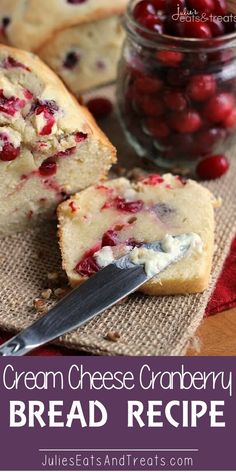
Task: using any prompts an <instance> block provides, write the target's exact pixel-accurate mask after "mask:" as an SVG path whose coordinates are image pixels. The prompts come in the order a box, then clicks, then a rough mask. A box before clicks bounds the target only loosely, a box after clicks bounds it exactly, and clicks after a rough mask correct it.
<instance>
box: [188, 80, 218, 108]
mask: <svg viewBox="0 0 236 472" xmlns="http://www.w3.org/2000/svg"><path fill="white" fill-rule="evenodd" d="M215 91H216V81H215V79H214V77H213V76H212V75H194V76H193V77H192V79H191V80H190V83H189V86H188V94H189V96H190V97H191V98H192V99H193V100H195V101H196V102H202V101H204V100H207V99H208V98H210V97H211V96H212V95H214V93H215Z"/></svg>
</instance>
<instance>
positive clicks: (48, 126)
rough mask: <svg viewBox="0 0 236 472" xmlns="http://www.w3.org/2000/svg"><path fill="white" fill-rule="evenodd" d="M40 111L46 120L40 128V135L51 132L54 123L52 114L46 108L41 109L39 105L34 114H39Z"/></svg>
mask: <svg viewBox="0 0 236 472" xmlns="http://www.w3.org/2000/svg"><path fill="white" fill-rule="evenodd" d="M40 113H43V116H44V118H45V120H46V124H45V125H44V126H43V128H42V129H41V130H40V133H39V134H40V136H48V135H49V134H51V132H52V128H53V125H54V123H55V118H54V116H52V115H51V113H50V111H49V110H47V109H46V108H45V109H44V110H43V109H41V108H40V107H39V108H38V110H37V111H36V115H40Z"/></svg>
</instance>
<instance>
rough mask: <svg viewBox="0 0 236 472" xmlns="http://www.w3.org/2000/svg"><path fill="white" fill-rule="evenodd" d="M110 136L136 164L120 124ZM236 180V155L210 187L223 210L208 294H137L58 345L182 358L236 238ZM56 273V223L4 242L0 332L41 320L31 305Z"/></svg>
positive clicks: (218, 214)
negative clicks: (111, 335) (113, 335)
mask: <svg viewBox="0 0 236 472" xmlns="http://www.w3.org/2000/svg"><path fill="white" fill-rule="evenodd" d="M109 134H110V135H111V136H112V137H113V141H114V142H115V144H117V145H118V147H119V148H120V149H119V151H120V155H122V157H123V164H124V157H126V159H127V160H126V162H127V163H128V164H129V166H130V165H133V164H135V161H134V160H132V159H133V152H132V151H130V149H128V148H127V147H126V145H125V141H124V138H123V137H121V135H120V131H119V132H118V128H117V123H116V120H113V121H110V120H109ZM234 157H235V158H234ZM138 164H139V165H140V162H138ZM136 165H137V161H136ZM235 178H236V156H231V168H230V172H228V173H227V175H226V176H225V177H223V178H221V179H219V180H217V181H213V182H211V183H207V187H209V189H210V190H211V191H212V192H213V193H214V194H215V195H216V196H219V197H222V199H223V206H222V207H221V208H220V209H218V210H217V211H216V226H217V231H216V252H215V256H214V262H213V273H212V281H211V284H210V287H209V289H208V290H207V291H206V292H205V293H204V294H199V295H190V296H174V297H171V296H169V297H147V296H144V295H141V294H134V295H132V296H131V297H129V299H128V300H127V301H126V302H125V303H124V304H119V305H116V306H114V307H113V308H112V309H110V310H107V311H106V312H104V313H103V314H102V315H100V316H98V317H96V318H95V319H94V320H93V321H91V322H89V323H88V324H87V325H85V326H84V327H82V328H80V329H78V330H76V331H74V332H72V333H69V334H67V335H65V336H63V337H62V338H61V339H59V340H58V341H57V344H60V345H63V346H67V347H69V348H74V349H78V350H83V351H87V352H90V353H93V354H99V355H180V354H183V353H184V352H185V349H186V347H187V345H188V342H189V340H190V339H191V337H193V335H194V333H195V331H196V329H197V327H198V325H199V323H200V322H201V320H202V317H203V314H204V311H205V308H206V305H207V301H208V299H209V297H210V295H211V293H212V291H213V288H214V285H215V283H216V280H217V278H218V276H219V274H220V271H221V269H222V265H223V262H224V259H225V257H226V255H227V253H228V250H229V247H230V243H231V240H232V237H233V236H234V234H235V233H236V220H235V215H236V212H235V209H236V208H235V207H236V183H235ZM58 269H60V254H59V251H58V247H57V236H56V228H55V224H48V225H44V226H43V227H40V228H37V229H36V230H30V231H28V232H27V233H24V234H23V235H14V236H12V237H7V238H5V239H2V240H1V241H0V278H1V294H0V328H2V329H5V330H8V331H13V332H15V331H18V330H21V329H23V328H25V327H27V326H29V325H30V324H31V323H32V322H33V321H35V320H36V319H37V317H38V316H40V315H39V314H37V313H36V312H35V309H34V308H33V306H32V305H33V300H34V299H35V298H36V297H38V296H39V295H40V292H41V290H42V289H43V288H44V287H45V286H47V282H46V280H47V273H48V272H52V271H57V270H58ZM41 316H42V315H41ZM68 316H69V313H68ZM113 330H115V331H118V332H119V334H120V339H119V340H118V342H117V343H113V342H111V341H108V340H106V339H105V337H106V335H107V333H108V332H109V331H113Z"/></svg>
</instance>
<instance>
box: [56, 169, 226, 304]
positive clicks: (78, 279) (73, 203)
mask: <svg viewBox="0 0 236 472" xmlns="http://www.w3.org/2000/svg"><path fill="white" fill-rule="evenodd" d="M216 206H217V201H216V200H215V199H214V197H213V195H212V194H211V193H210V192H209V191H208V190H207V189H206V188H204V187H203V186H201V185H200V184H198V183H197V182H194V181H192V180H186V181H184V180H182V179H181V178H179V177H176V176H173V175H171V174H166V175H164V176H160V175H157V174H154V175H153V174H152V175H148V176H146V177H144V178H143V179H142V180H140V181H139V182H136V183H131V182H130V181H129V180H127V179H125V178H120V179H116V180H111V181H109V182H106V183H105V184H101V185H96V186H92V187H90V188H88V189H87V190H85V191H83V192H81V193H79V194H76V195H74V196H73V197H71V199H69V200H68V201H66V202H63V203H62V204H61V205H59V208H58V218H59V242H60V247H61V252H62V260H63V268H64V269H65V271H66V273H67V276H68V278H69V281H70V283H71V285H72V286H76V285H78V284H81V283H82V282H84V281H85V280H87V278H88V277H90V276H92V275H93V274H95V273H96V272H98V271H99V270H100V269H101V268H103V267H105V266H106V265H108V264H110V263H111V262H112V261H113V260H114V259H118V258H119V257H122V256H123V255H124V254H128V253H129V254H130V257H131V259H132V263H134V262H135V261H136V262H137V263H141V264H143V265H144V266H145V270H146V271H147V273H148V274H153V272H155V270H156V267H157V266H158V267H157V268H159V269H160V268H164V267H165V264H167V260H168V258H169V257H170V254H171V256H173V255H174V254H175V253H176V254H178V251H179V250H180V246H181V243H179V244H180V245H179V246H178V244H177V240H175V239H174V237H175V236H180V235H182V236H181V238H182V242H183V238H191V241H189V242H190V243H191V244H190V246H191V247H192V250H190V251H189V252H188V257H185V258H184V259H182V260H179V261H178V262H176V264H174V265H172V266H170V267H167V268H166V269H165V270H164V271H163V272H162V273H161V274H160V276H159V277H154V278H153V279H152V280H150V281H148V282H147V283H145V284H144V285H143V286H142V287H141V289H140V290H141V291H143V292H144V293H147V294H151V295H161V294H176V293H196V292H202V291H203V290H205V289H206V288H207V286H208V283H209V278H210V272H211V265H212V256H213V248H214V207H216ZM193 215H194V218H193ZM184 235H188V236H184ZM181 238H180V241H181ZM153 241H162V242H163V247H162V251H163V253H162V255H161V258H159V259H158V260H156V258H155V255H154V254H153V253H152V251H151V249H152V248H148V246H147V245H148V244H149V243H152V242H153ZM143 245H145V247H143ZM158 257H159V256H158ZM158 264H159V265H158ZM167 265H168V264H167Z"/></svg>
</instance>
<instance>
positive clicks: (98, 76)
mask: <svg viewBox="0 0 236 472" xmlns="http://www.w3.org/2000/svg"><path fill="white" fill-rule="evenodd" d="M123 39H124V30H123V28H122V25H121V18H120V17H119V16H117V15H116V16H111V17H108V18H103V19H101V20H98V21H94V22H89V23H83V24H80V25H77V26H73V27H71V28H66V29H64V30H62V31H59V32H58V33H57V34H55V36H54V37H53V39H52V40H51V41H50V43H49V44H46V45H45V46H44V47H43V48H42V49H40V51H39V55H40V57H41V58H42V59H43V60H44V61H45V62H46V63H47V64H48V65H49V66H50V67H51V68H52V69H53V70H55V72H56V73H57V74H58V75H59V76H60V77H62V79H63V80H64V82H65V83H66V85H67V86H68V87H69V89H70V90H71V91H72V92H73V93H74V94H75V95H79V93H81V92H85V91H86V90H89V89H91V88H94V87H97V86H100V85H103V84H106V83H109V82H111V81H113V80H114V79H115V77H116V74H117V64H118V61H119V58H120V54H121V46H122V43H123Z"/></svg>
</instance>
